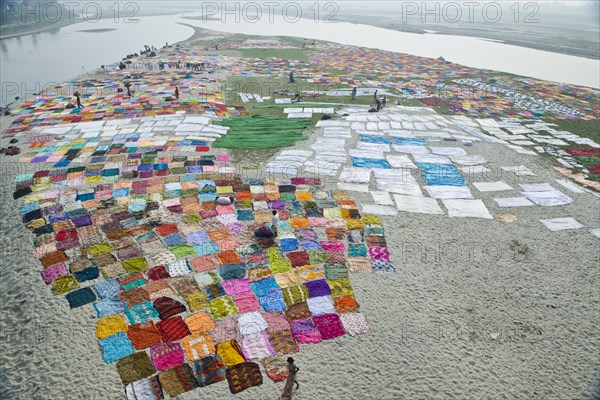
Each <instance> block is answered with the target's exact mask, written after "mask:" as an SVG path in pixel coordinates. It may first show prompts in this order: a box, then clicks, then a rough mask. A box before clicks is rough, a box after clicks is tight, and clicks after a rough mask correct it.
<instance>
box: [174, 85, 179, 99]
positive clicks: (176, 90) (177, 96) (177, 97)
mask: <svg viewBox="0 0 600 400" xmlns="http://www.w3.org/2000/svg"><path fill="white" fill-rule="evenodd" d="M175 98H176V99H179V88H178V87H177V86H175Z"/></svg>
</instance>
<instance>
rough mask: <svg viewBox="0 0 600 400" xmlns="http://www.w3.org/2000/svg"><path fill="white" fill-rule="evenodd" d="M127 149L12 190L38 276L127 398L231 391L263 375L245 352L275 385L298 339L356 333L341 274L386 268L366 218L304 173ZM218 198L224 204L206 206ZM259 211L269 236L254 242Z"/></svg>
mask: <svg viewBox="0 0 600 400" xmlns="http://www.w3.org/2000/svg"><path fill="white" fill-rule="evenodd" d="M132 155H136V153H132V154H128V155H121V154H118V155H116V153H115V154H112V153H111V154H110V155H92V156H91V157H92V160H93V164H91V165H88V166H87V167H71V168H66V169H64V168H63V169H53V170H49V171H39V172H37V173H35V174H30V175H27V176H25V175H22V176H19V177H18V185H17V186H18V189H22V188H24V187H27V188H30V189H31V192H30V193H29V194H26V195H24V196H22V197H21V198H20V201H22V205H23V206H22V210H21V211H22V213H21V214H22V218H23V221H24V223H25V224H26V226H27V227H28V228H29V229H30V230H31V231H32V233H33V234H34V235H35V245H36V249H35V252H34V254H35V256H36V257H37V258H38V259H39V260H40V263H41V265H42V267H43V269H42V271H41V276H42V278H43V280H44V282H45V283H46V284H48V285H50V286H51V290H52V293H53V294H55V295H58V296H61V295H62V296H65V297H66V300H67V302H68V303H69V305H70V306H71V307H84V306H86V305H87V306H88V307H90V308H91V304H93V309H94V311H95V312H94V313H95V314H96V315H97V317H98V318H99V319H98V321H97V324H96V336H97V338H98V341H99V342H98V343H99V348H100V351H101V354H102V357H103V358H104V360H105V361H106V362H107V363H115V364H116V365H117V369H118V370H119V374H120V376H121V379H122V381H123V384H124V385H126V389H125V390H126V393H128V394H130V395H132V396H133V395H134V394H135V395H137V396H138V397H140V396H142V394H143V395H145V396H147V397H148V398H153V397H151V396H155V398H160V396H161V395H163V396H164V395H169V396H176V395H178V394H180V393H184V392H186V391H189V390H193V389H194V388H197V387H204V386H207V385H211V384H215V383H218V382H220V381H224V380H227V381H228V384H229V387H230V390H231V392H232V393H238V392H240V391H242V390H246V389H247V388H250V387H253V386H258V385H260V384H261V383H262V374H261V371H260V367H259V364H256V363H253V362H249V361H248V360H258V361H260V360H265V361H264V362H263V365H264V366H265V369H266V371H267V374H268V376H269V377H270V378H271V379H273V380H275V381H279V380H281V379H285V378H284V377H285V372H286V371H284V368H283V367H284V366H283V364H282V362H281V360H282V358H281V357H278V355H280V356H283V355H287V354H293V353H296V352H298V351H299V347H298V344H299V343H318V342H320V341H322V340H331V339H335V338H336V337H339V336H341V335H344V334H346V333H349V334H352V335H356V334H360V333H367V332H368V324H367V322H366V318H363V317H362V314H360V310H359V305H358V303H357V302H356V299H355V297H354V290H353V288H352V283H351V281H350V279H349V270H350V271H366V270H368V268H373V269H375V268H376V266H377V267H378V268H379V267H380V266H379V265H378V264H376V263H384V262H385V263H389V251H388V249H387V243H386V242H385V238H384V237H383V228H382V226H381V221H380V220H379V219H378V218H376V217H373V216H369V215H361V214H360V213H359V211H358V209H357V204H356V203H355V202H353V201H351V200H348V196H347V195H346V194H344V193H342V192H335V193H334V192H327V191H326V190H324V189H323V188H322V187H321V185H320V182H319V181H318V180H315V179H312V180H305V179H304V178H302V182H307V181H308V182H310V183H311V184H307V183H298V182H300V180H299V179H300V178H293V179H289V180H262V179H252V180H244V179H242V178H241V177H240V176H239V175H236V174H234V173H232V172H230V173H224V171H227V166H226V165H227V164H226V163H224V162H222V161H218V160H217V158H216V157H214V156H212V158H213V159H210V158H211V157H209V156H201V157H198V158H193V157H159V156H158V154H156V153H145V154H143V155H141V156H140V157H137V156H135V157H131V156H132ZM114 157H119V158H118V159H116V158H114ZM220 159H221V160H227V158H223V157H222V158H220ZM125 165H127V167H125ZM206 166H215V167H216V168H217V170H222V172H219V173H218V174H217V173H214V174H213V173H207V172H205V171H204V167H206ZM133 167H137V169H138V173H137V174H133V175H130V174H127V172H129V171H133V169H132V168H133ZM199 167H201V168H199ZM105 170H106V171H107V172H103V171H105ZM108 170H111V171H108ZM175 170H180V171H181V172H180V173H179V174H176V173H174V171H175ZM92 171H95V172H94V173H93V174H92ZM141 172H144V174H143V176H144V178H141V176H142V174H141ZM86 177H98V178H97V179H96V178H94V179H93V180H86V179H87V178H86ZM126 177H130V178H129V179H126ZM82 178H83V180H82ZM299 189H301V190H299ZM217 194H223V195H228V196H233V197H234V198H235V199H236V200H235V201H234V204H233V205H231V206H218V205H216V203H215V199H216V197H217ZM267 194H268V195H267ZM286 196H287V197H286ZM240 199H242V200H240ZM284 199H285V200H284ZM251 209H253V210H254V211H253V213H252V218H248V216H249V215H250V214H249V213H248V212H247V211H249V210H251ZM270 209H277V210H278V212H279V215H280V219H281V222H280V226H279V235H278V237H277V238H275V239H268V240H262V239H259V238H256V237H255V236H254V231H256V230H257V229H258V227H259V225H258V222H257V220H258V221H260V220H264V221H265V222H267V223H268V222H270V218H271V212H270ZM261 212H264V213H265V214H264V215H262V214H261ZM356 246H363V247H364V250H360V249H358V250H357V248H356ZM381 268H383V267H381ZM159 392H160V393H159ZM138 393H139V395H138ZM157 393H158V394H157Z"/></svg>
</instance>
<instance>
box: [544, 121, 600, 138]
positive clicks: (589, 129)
mask: <svg viewBox="0 0 600 400" xmlns="http://www.w3.org/2000/svg"><path fill="white" fill-rule="evenodd" d="M547 121H548V122H550V123H553V124H556V125H558V126H557V127H556V128H555V129H556V130H561V131H567V132H571V133H574V134H575V135H579V136H581V137H585V138H589V139H592V140H593V141H594V142H596V143H600V121H599V120H582V119H558V120H550V119H549V120H547Z"/></svg>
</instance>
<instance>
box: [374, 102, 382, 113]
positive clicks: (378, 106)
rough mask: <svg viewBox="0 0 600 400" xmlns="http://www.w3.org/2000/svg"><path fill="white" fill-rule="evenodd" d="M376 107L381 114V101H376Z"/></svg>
mask: <svg viewBox="0 0 600 400" xmlns="http://www.w3.org/2000/svg"><path fill="white" fill-rule="evenodd" d="M375 105H376V106H377V112H379V110H381V100H379V99H377V100H375Z"/></svg>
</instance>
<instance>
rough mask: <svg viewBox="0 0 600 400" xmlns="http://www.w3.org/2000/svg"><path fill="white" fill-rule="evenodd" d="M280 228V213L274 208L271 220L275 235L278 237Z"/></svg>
mask: <svg viewBox="0 0 600 400" xmlns="http://www.w3.org/2000/svg"><path fill="white" fill-rule="evenodd" d="M278 230H279V214H277V210H273V219H272V220H271V231H272V232H273V236H275V237H277V231H278Z"/></svg>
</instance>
